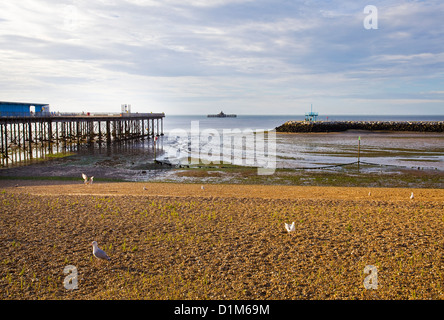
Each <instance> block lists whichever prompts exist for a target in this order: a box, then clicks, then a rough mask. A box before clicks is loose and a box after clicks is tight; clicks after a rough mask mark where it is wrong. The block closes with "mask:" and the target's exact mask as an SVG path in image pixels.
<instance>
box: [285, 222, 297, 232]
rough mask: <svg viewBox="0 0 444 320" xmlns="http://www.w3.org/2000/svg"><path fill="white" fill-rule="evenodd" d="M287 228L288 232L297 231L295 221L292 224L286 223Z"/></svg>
mask: <svg viewBox="0 0 444 320" xmlns="http://www.w3.org/2000/svg"><path fill="white" fill-rule="evenodd" d="M285 229H287V231H288V232H293V231H296V229H295V227H294V221H293V223H292V224H288V223H286V224H285Z"/></svg>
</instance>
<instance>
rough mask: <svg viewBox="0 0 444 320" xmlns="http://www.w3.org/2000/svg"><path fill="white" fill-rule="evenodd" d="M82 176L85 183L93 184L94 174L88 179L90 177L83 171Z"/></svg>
mask: <svg viewBox="0 0 444 320" xmlns="http://www.w3.org/2000/svg"><path fill="white" fill-rule="evenodd" d="M82 178H83V182H84V183H85V184H93V179H94V176H92V177H91V178H90V179H89V181H88V177H87V176H86V174H84V173H82Z"/></svg>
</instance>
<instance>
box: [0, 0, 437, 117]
mask: <svg viewBox="0 0 444 320" xmlns="http://www.w3.org/2000/svg"><path fill="white" fill-rule="evenodd" d="M367 5H373V6H374V7H373V10H372V11H368V10H367V11H365V8H366V7H367ZM375 9H376V10H375ZM443 16H444V1H442V0H428V1H419V0H416V1H413V0H384V1H379V0H372V2H370V1H360V0H349V1H343V0H341V1H339V0H325V1H322V0H319V1H302V0H257V1H254V0H189V1H187V0H94V1H91V0H70V1H55V0H20V1H16V0H2V1H1V2H0V100H1V101H17V102H34V103H48V104H50V107H51V111H60V112H82V111H84V112H110V113H111V112H120V109H121V105H122V104H130V105H131V111H132V112H165V114H166V115H169V114H170V115H173V114H189V115H194V114H207V113H217V112H219V111H221V110H223V111H224V112H226V113H237V114H259V115H302V114H304V113H305V112H307V111H310V106H311V105H313V111H317V112H319V114H320V115H323V114H330V115H334V114H337V115H344V114H366V115H380V114H388V115H390V114H393V115H444V23H443V22H442V17H443Z"/></svg>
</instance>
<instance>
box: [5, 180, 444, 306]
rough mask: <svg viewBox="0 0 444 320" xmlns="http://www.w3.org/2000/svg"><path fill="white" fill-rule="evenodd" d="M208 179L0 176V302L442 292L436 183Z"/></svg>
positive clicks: (443, 259)
mask: <svg viewBox="0 0 444 320" xmlns="http://www.w3.org/2000/svg"><path fill="white" fill-rule="evenodd" d="M201 186H202V184H175V183H142V182H140V183H138V182H132V183H120V182H119V183H94V184H93V185H84V184H82V183H81V182H79V183H73V182H69V183H68V182H67V181H57V182H54V181H30V180H28V181H20V180H3V181H0V201H2V204H1V217H2V218H1V219H0V251H1V252H2V261H1V264H0V275H1V278H0V292H1V298H2V299H258V300H260V299H443V298H444V289H443V283H444V282H443V281H444V273H443V271H442V270H443V269H442V268H443V265H444V235H443V232H442V230H444V216H443V209H444V190H442V189H408V188H399V189H398V188H347V187H308V186H307V187H301V186H261V185H257V186H253V185H213V184H205V185H204V189H202V188H201ZM144 188H145V189H144ZM369 192H370V194H369ZM411 192H413V193H414V199H410V193H411ZM292 221H295V225H296V231H295V232H294V233H293V234H288V233H287V232H286V231H285V229H284V223H291V222H292ZM93 240H96V241H97V242H98V244H99V247H101V248H102V249H104V250H105V251H106V252H107V253H108V255H109V256H110V257H111V261H110V262H107V261H97V259H95V258H94V257H93V256H92V247H91V245H90V244H91V241H93ZM67 265H73V266H75V267H76V268H77V270H78V288H77V289H76V290H67V289H65V287H64V284H63V280H64V278H65V277H66V275H65V274H64V273H63V270H64V268H65V267H66V266H67ZM367 265H373V266H375V267H376V268H377V279H378V283H377V284H378V286H377V289H366V288H365V287H364V285H363V283H364V280H365V279H366V277H367V276H368V275H367V274H365V273H364V268H365V267H366V266H367Z"/></svg>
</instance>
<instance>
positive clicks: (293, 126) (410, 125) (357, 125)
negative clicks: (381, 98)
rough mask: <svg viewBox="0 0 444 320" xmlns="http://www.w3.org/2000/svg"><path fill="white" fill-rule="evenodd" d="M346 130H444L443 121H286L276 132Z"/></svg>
mask: <svg viewBox="0 0 444 320" xmlns="http://www.w3.org/2000/svg"><path fill="white" fill-rule="evenodd" d="M347 130H368V131H413V132H444V121H316V122H308V121H287V122H285V123H284V124H283V125H281V126H279V127H276V132H341V131H347Z"/></svg>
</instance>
